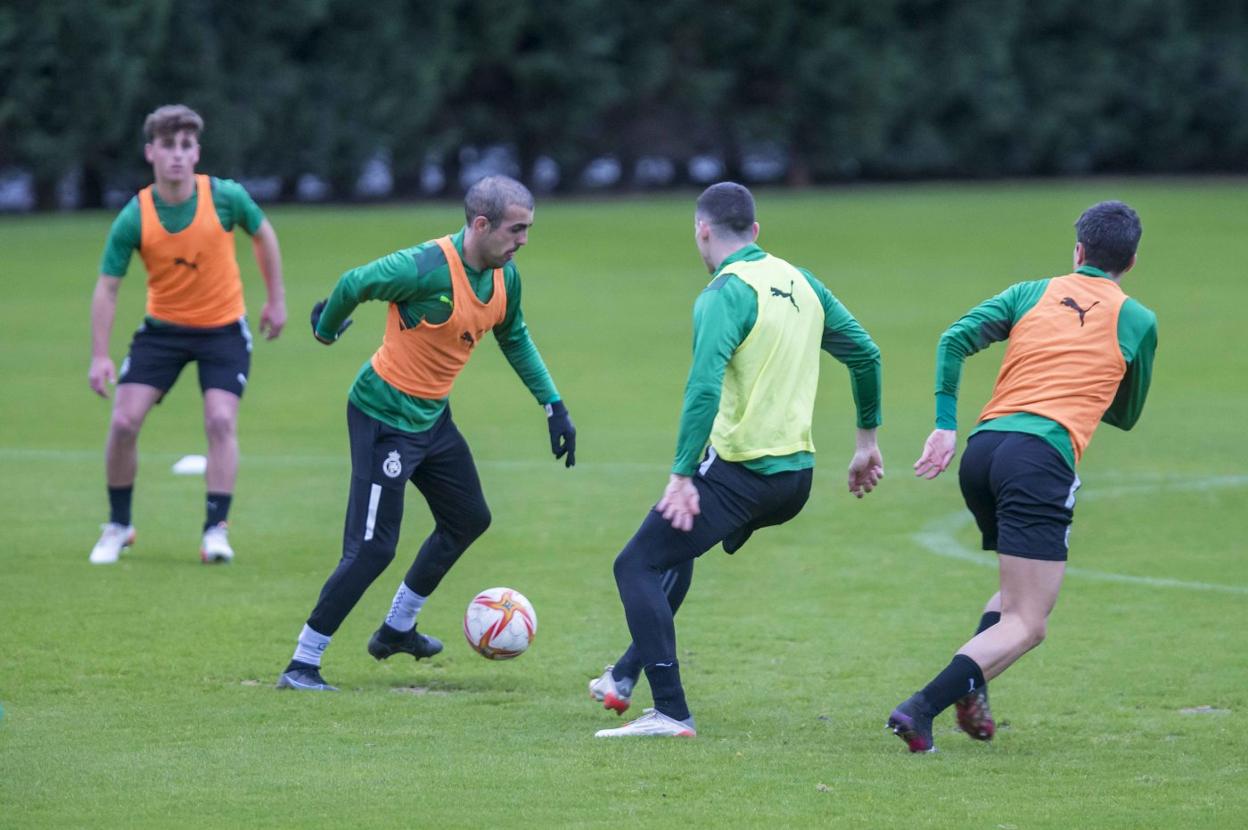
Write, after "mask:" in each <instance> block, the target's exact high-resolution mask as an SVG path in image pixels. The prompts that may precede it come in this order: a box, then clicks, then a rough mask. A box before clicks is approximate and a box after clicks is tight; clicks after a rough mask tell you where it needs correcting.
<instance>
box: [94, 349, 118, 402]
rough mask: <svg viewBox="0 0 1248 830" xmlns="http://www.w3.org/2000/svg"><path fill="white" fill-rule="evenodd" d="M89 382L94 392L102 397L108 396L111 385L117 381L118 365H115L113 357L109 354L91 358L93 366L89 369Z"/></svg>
mask: <svg viewBox="0 0 1248 830" xmlns="http://www.w3.org/2000/svg"><path fill="white" fill-rule="evenodd" d="M87 383H89V384H91V391H92V392H94V393H95V394H97V395H99V396H100V397H101V398H107V397H108V387H109V385H110V384H116V383H117V367H115V366H114V365H113V361H112V358H110V357H108V356H107V355H106V356H104V357H93V358H91V368H90V369H88V370H87Z"/></svg>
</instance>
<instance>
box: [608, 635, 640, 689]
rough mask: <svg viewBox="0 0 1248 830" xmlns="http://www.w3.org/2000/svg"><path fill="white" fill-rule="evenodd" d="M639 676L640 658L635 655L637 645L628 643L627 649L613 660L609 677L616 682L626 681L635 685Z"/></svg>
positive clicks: (630, 684)
mask: <svg viewBox="0 0 1248 830" xmlns="http://www.w3.org/2000/svg"><path fill="white" fill-rule="evenodd" d="M640 676H641V658H640V657H638V656H637V647H636V646H634V645H631V644H630V645H629V647H628V649H627V650H626V651H625V652H624V654H622V655H621V656H620V659H619V660H616V661H615V667H614V668H612V669H611V678H612V679H613V680H614V681H615V682H616V683H620V682H621V681H626V682H627V683H628V684H629V686H630V687H632V686H634V685H636V683H637V678H638V677H640Z"/></svg>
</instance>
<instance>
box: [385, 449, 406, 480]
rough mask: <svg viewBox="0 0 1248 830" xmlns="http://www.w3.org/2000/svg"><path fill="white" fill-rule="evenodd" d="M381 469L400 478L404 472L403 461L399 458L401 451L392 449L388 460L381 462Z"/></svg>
mask: <svg viewBox="0 0 1248 830" xmlns="http://www.w3.org/2000/svg"><path fill="white" fill-rule="evenodd" d="M381 471H382V472H383V473H385V474H386V475H387V476H389V477H390V478H398V477H399V474H400V473H402V472H403V462H402V461H400V460H399V451H398V450H391V451H390V454H389V455H387V456H386V460H385V461H383V462H381Z"/></svg>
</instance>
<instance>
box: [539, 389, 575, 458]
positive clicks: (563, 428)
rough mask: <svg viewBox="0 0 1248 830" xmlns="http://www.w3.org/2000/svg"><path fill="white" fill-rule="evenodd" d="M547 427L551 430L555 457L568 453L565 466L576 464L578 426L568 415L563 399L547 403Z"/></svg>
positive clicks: (551, 447)
mask: <svg viewBox="0 0 1248 830" xmlns="http://www.w3.org/2000/svg"><path fill="white" fill-rule="evenodd" d="M546 428H547V429H549V430H550V451H551V452H553V453H554V454H555V458H563V456H564V453H567V456H568V460H567V461H565V462H564V466H565V467H575V466H576V427H574V426H572V419H571V418H569V417H568V408H567V407H566V406H564V405H563V401H555V402H554V403H548V404H546Z"/></svg>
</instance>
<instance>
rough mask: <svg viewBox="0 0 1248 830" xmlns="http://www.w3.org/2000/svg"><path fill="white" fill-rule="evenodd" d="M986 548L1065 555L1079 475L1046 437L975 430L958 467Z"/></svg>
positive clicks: (1011, 552) (1028, 556)
mask: <svg viewBox="0 0 1248 830" xmlns="http://www.w3.org/2000/svg"><path fill="white" fill-rule="evenodd" d="M958 481H959V482H960V483H961V485H962V497H963V498H964V499H966V506H967V507H968V508H970V510H971V513H972V514H974V516H975V523H976V524H977V525H979V530H980V532H981V533H982V534H983V537H984V550H995V551H997V552H998V553H1004V554H1008V555H1010V556H1021V557H1023V558H1025V559H1048V560H1055V561H1063V562H1064V561H1065V560H1066V552H1067V549H1068V548H1069V546H1070V523H1071V520H1072V519H1073V518H1074V514H1075V491H1076V490H1078V489H1079V476H1077V475H1075V471H1074V470H1072V469H1071V468H1070V465H1069V464H1067V463H1066V461H1065V459H1063V458H1062V456H1061V454H1060V453H1058V451H1057V450H1055V449H1054V448H1053V447H1052V446H1051V445H1050V444H1049V443H1048V442H1046V441H1045V440H1044V439H1042V438H1039V437H1037V436H1035V435H1029V434H1027V433H1024V432H993V431H991V430H988V431H984V432H977V433H975V434H974V435H972V436H971V438H970V440H969V441H967V442H966V452H964V453H963V454H962V466H961V467H960V468H959V470H958Z"/></svg>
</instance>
